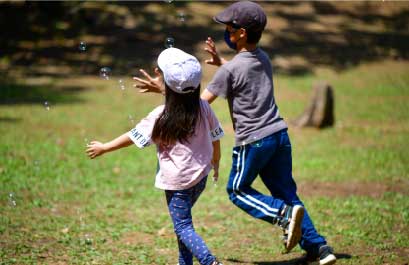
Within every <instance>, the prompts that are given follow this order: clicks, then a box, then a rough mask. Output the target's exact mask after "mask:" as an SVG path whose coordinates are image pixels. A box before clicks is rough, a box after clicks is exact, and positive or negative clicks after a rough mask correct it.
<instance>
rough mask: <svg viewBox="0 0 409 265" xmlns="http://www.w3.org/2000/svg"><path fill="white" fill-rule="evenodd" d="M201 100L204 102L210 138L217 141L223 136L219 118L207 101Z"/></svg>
mask: <svg viewBox="0 0 409 265" xmlns="http://www.w3.org/2000/svg"><path fill="white" fill-rule="evenodd" d="M202 102H203V104H204V108H205V112H206V116H207V119H208V121H209V127H210V138H211V139H212V141H213V142H214V141H217V140H219V139H220V138H222V137H223V136H224V131H223V129H222V126H221V125H220V122H219V120H218V119H217V117H216V115H215V114H214V112H213V110H212V108H211V107H210V105H209V103H208V102H207V101H202Z"/></svg>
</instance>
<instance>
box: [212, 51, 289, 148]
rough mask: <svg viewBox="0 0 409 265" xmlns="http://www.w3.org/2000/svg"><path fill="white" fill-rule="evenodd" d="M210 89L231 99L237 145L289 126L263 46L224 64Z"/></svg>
mask: <svg viewBox="0 0 409 265" xmlns="http://www.w3.org/2000/svg"><path fill="white" fill-rule="evenodd" d="M207 90H209V91H210V92H211V93H213V94H214V95H216V96H221V97H223V98H226V99H227V101H228V103H229V109H230V116H231V119H232V122H233V128H234V131H235V135H236V146H237V145H243V144H248V143H252V142H255V141H257V140H259V139H261V138H264V137H266V136H268V135H271V134H273V133H275V132H277V131H280V130H282V129H285V128H287V124H286V123H285V121H284V120H283V119H282V118H281V117H280V113H279V111H278V107H277V104H276V103H275V99H274V87H273V70H272V65H271V62H270V59H269V57H268V55H267V54H266V53H265V52H264V51H263V50H261V49H260V48H257V49H256V50H254V51H251V52H240V53H238V54H237V55H236V56H234V58H233V59H232V60H231V61H229V62H227V63H225V64H223V65H222V66H221V67H220V68H219V69H218V70H217V72H216V74H215V75H214V77H213V80H212V81H211V82H210V83H209V84H208V86H207Z"/></svg>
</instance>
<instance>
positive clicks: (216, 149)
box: [212, 140, 221, 181]
mask: <svg viewBox="0 0 409 265" xmlns="http://www.w3.org/2000/svg"><path fill="white" fill-rule="evenodd" d="M212 144H213V158H212V165H213V170H214V175H213V180H214V181H217V179H218V178H219V163H220V157H221V154H220V140H217V141H214V142H213V143H212Z"/></svg>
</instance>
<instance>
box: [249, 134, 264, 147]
mask: <svg viewBox="0 0 409 265" xmlns="http://www.w3.org/2000/svg"><path fill="white" fill-rule="evenodd" d="M250 144H251V146H252V147H261V146H263V139H260V138H259V137H257V136H253V137H252V138H251V141H250Z"/></svg>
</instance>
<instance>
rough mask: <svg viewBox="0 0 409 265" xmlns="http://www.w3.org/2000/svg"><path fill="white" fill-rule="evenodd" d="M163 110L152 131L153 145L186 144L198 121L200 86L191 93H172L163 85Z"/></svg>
mask: <svg viewBox="0 0 409 265" xmlns="http://www.w3.org/2000/svg"><path fill="white" fill-rule="evenodd" d="M165 87H166V93H165V108H164V110H163V112H162V114H161V115H160V116H159V118H158V119H157V120H156V122H155V125H154V127H153V131H152V139H153V141H154V142H155V143H158V144H164V145H170V144H174V143H175V142H177V141H179V142H187V141H188V138H189V137H190V136H192V135H193V133H194V132H195V128H196V125H197V123H198V121H199V119H200V85H199V87H198V88H196V89H195V90H194V91H193V92H191V93H186V94H180V93H176V92H174V91H173V90H172V89H170V88H169V87H168V85H166V84H165Z"/></svg>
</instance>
